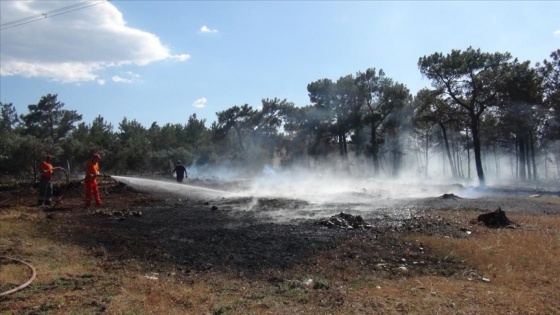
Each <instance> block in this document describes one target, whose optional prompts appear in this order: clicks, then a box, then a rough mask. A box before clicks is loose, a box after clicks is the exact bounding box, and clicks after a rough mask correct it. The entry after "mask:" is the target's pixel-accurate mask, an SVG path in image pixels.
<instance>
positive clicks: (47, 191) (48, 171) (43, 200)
mask: <svg viewBox="0 0 560 315" xmlns="http://www.w3.org/2000/svg"><path fill="white" fill-rule="evenodd" d="M53 159H54V156H52V155H50V154H48V155H46V156H45V160H44V161H43V162H41V163H40V164H39V171H40V172H41V179H40V180H39V199H38V201H37V205H39V206H42V205H47V206H48V205H50V204H51V200H52V192H53V186H52V177H53V175H54V171H55V170H61V169H62V167H53V166H52V160H53Z"/></svg>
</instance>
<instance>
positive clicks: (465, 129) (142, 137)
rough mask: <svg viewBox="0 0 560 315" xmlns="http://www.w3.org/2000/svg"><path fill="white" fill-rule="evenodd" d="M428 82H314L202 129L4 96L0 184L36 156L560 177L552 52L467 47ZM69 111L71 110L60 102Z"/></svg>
mask: <svg viewBox="0 0 560 315" xmlns="http://www.w3.org/2000/svg"><path fill="white" fill-rule="evenodd" d="M418 69H419V71H420V73H421V74H422V76H424V77H425V78H427V79H429V80H430V82H431V87H430V88H424V89H422V90H420V91H418V92H417V93H416V94H415V95H413V94H411V92H410V90H409V89H408V88H407V86H406V84H405V83H401V82H397V81H395V80H393V79H392V78H390V77H389V76H387V75H386V74H385V72H384V71H383V70H382V69H375V68H369V69H365V71H363V72H357V73H354V74H348V75H343V76H341V77H340V78H338V79H331V78H323V79H318V80H316V81H314V82H311V83H309V84H308V85H307V91H308V95H309V104H307V105H304V106H301V105H296V104H294V103H292V102H290V101H289V100H286V99H278V98H264V99H262V103H261V104H258V106H255V107H253V106H251V105H249V104H243V105H234V106H231V107H230V108H228V109H226V110H224V111H220V112H217V113H216V120H215V121H214V122H212V123H211V124H210V125H209V126H207V124H206V120H204V119H198V118H197V116H196V114H192V115H191V116H190V117H188V119H186V122H185V123H184V124H170V123H166V124H163V125H160V124H158V123H157V122H153V123H152V125H151V126H149V127H148V126H143V125H142V124H140V123H139V122H138V121H136V120H135V119H134V118H128V117H124V118H123V119H122V121H121V122H120V123H119V124H118V126H114V125H113V124H111V123H109V122H107V121H106V120H105V119H104V117H102V116H98V117H96V118H95V119H94V120H93V121H92V122H90V123H88V122H84V121H82V115H80V113H79V112H78V111H77V110H73V109H69V108H67V107H66V104H64V102H63V100H59V99H58V95H57V94H56V93H53V94H47V95H43V96H38V98H39V101H38V102H37V104H30V105H28V106H27V108H28V112H27V113H17V111H16V109H15V106H14V104H13V103H10V102H1V103H0V105H1V108H2V115H1V118H0V181H3V182H6V181H9V182H30V181H35V180H37V178H38V170H37V167H38V163H39V162H40V161H41V160H42V159H43V157H44V155H45V154H53V155H55V156H56V158H55V162H54V165H55V166H61V167H63V168H65V169H66V170H67V171H68V172H70V173H71V174H79V173H81V172H83V165H84V163H85V162H86V161H87V160H88V159H89V158H90V157H91V155H92V153H94V152H97V153H100V154H101V156H102V160H101V162H100V164H101V169H102V170H103V172H105V173H108V174H120V175H126V174H134V175H140V176H149V175H156V174H170V173H171V170H172V169H173V164H174V162H175V161H177V160H181V161H182V162H183V164H184V165H186V166H187V167H188V169H189V171H190V172H192V173H194V174H196V173H198V174H210V175H213V176H218V175H219V174H220V173H219V172H218V171H219V170H224V171H226V170H227V171H228V172H230V173H235V174H237V175H239V174H242V176H250V175H258V174H262V172H263V170H267V169H286V168H290V167H297V168H300V169H301V168H303V169H307V170H316V171H322V172H326V171H329V172H333V173H334V174H341V176H342V175H344V176H361V177H387V178H399V177H401V176H410V175H414V176H417V177H418V178H426V179H428V178H436V177H437V178H447V179H452V180H455V181H462V180H464V181H470V180H473V181H476V182H477V183H478V184H479V185H481V186H484V185H486V184H487V182H495V181H499V180H515V181H519V182H538V181H552V182H557V181H558V179H559V178H560V81H559V75H560V49H559V50H556V51H554V52H552V53H551V54H550V57H549V58H548V59H545V60H543V61H540V62H537V63H536V64H534V65H532V64H531V62H530V61H519V60H518V59H517V58H514V57H512V56H511V54H510V53H507V52H506V53H500V52H496V53H488V52H482V51H480V49H474V48H472V47H469V48H467V49H466V50H452V51H451V52H450V53H448V54H443V53H434V54H432V55H427V56H423V57H420V58H419V60H418ZM69 107H70V106H69Z"/></svg>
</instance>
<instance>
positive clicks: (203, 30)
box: [200, 25, 218, 33]
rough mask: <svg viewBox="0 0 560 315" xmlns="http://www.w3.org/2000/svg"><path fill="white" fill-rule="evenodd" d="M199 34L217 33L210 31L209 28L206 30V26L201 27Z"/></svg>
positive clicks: (215, 30) (213, 30) (216, 31)
mask: <svg viewBox="0 0 560 315" xmlns="http://www.w3.org/2000/svg"><path fill="white" fill-rule="evenodd" d="M200 32H201V33H218V30H217V29H210V28H208V26H206V25H203V26H202V27H201V28H200Z"/></svg>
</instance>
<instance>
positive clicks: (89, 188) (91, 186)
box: [84, 161, 101, 206]
mask: <svg viewBox="0 0 560 315" xmlns="http://www.w3.org/2000/svg"><path fill="white" fill-rule="evenodd" d="M85 172H86V177H85V179H84V183H85V185H86V206H90V205H91V196H92V195H93V197H94V198H95V204H97V205H98V206H100V205H101V198H99V189H98V188H97V175H99V164H98V163H97V162H94V161H88V162H87V164H86V168H85Z"/></svg>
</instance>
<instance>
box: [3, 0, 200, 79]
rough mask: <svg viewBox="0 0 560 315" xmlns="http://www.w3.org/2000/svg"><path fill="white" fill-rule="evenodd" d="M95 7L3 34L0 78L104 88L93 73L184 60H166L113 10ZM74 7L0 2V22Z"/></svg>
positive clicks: (165, 52)
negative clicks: (84, 83) (85, 83)
mask: <svg viewBox="0 0 560 315" xmlns="http://www.w3.org/2000/svg"><path fill="white" fill-rule="evenodd" d="M81 2H83V1H81ZM100 2H101V3H100V4H98V5H93V6H89V7H87V8H83V9H80V10H75V11H72V12H68V13H67V14H60V15H58V16H52V17H49V18H46V19H40V20H37V21H35V22H32V23H27V24H21V25H18V26H14V27H11V28H5V29H3V30H2V31H1V32H2V33H1V34H2V46H1V49H0V76H21V77H28V78H30V77H40V78H48V79H51V80H55V81H61V82H81V81H96V82H98V83H99V84H104V83H105V79H103V78H100V77H99V75H98V73H99V71H101V70H104V69H107V68H112V67H118V66H122V65H136V66H145V65H147V64H150V63H152V62H155V61H162V60H172V61H185V60H188V59H189V58H190V56H189V55H188V54H177V55H174V54H172V53H171V52H170V50H169V49H168V48H167V47H166V46H165V45H163V44H162V43H161V42H160V40H159V38H158V37H157V36H156V35H154V34H151V33H148V32H145V31H142V30H140V29H135V28H131V27H128V26H127V25H126V22H125V20H124V19H123V15H122V13H121V12H120V11H119V10H118V9H117V8H116V7H115V6H114V5H113V4H111V3H110V2H108V1H100ZM76 3H80V1H72V2H71V1H0V9H1V10H0V20H1V21H2V22H4V21H8V22H9V21H14V20H19V19H22V18H27V17H30V16H34V15H37V14H41V13H44V12H49V11H52V10H56V9H61V8H64V7H68V6H71V5H73V4H76ZM3 24H4V23H3ZM124 79H125V80H131V79H132V78H124ZM117 80H118V79H117ZM113 81H115V79H113ZM101 82H103V83H101ZM120 82H123V81H120Z"/></svg>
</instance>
